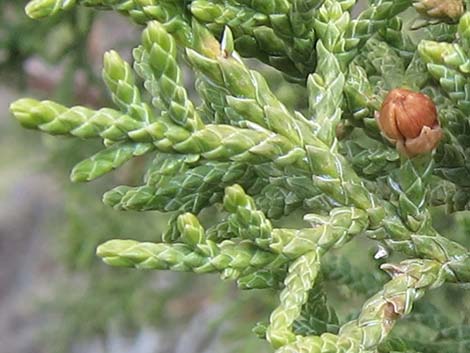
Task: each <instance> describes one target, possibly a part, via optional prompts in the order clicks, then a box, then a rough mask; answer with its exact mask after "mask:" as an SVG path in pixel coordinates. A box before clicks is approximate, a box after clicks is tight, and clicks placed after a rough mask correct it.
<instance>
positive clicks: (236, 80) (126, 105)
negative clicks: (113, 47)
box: [11, 0, 470, 353]
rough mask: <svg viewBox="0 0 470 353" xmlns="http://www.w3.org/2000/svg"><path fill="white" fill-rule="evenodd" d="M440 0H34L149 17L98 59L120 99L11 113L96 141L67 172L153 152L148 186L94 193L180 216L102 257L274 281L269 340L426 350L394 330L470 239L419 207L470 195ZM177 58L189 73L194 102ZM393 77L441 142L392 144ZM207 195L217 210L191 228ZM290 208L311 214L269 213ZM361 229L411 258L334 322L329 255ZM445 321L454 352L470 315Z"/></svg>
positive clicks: (52, 6)
mask: <svg viewBox="0 0 470 353" xmlns="http://www.w3.org/2000/svg"><path fill="white" fill-rule="evenodd" d="M457 2H458V1H457ZM442 3H445V2H439V1H434V2H432V1H431V2H430V1H427V0H419V1H417V0H415V1H411V0H395V1H391V0H370V1H369V4H368V6H366V8H365V10H363V11H362V12H360V13H359V14H358V15H355V16H352V12H353V10H355V5H356V1H354V0H305V1H300V0H265V1H245V0H239V1H235V0H224V1H222V0H220V1H218V0H217V1H206V0H194V1H190V2H183V1H180V0H173V1H169V0H161V1H155V0H34V1H32V2H30V3H29V4H28V6H27V7H26V11H27V13H28V15H29V16H30V17H33V18H42V17H48V16H53V15H57V14H59V13H61V12H65V11H68V10H70V9H72V8H74V7H75V6H89V7H93V8H96V9H108V10H114V11H118V12H120V13H122V14H124V15H126V16H129V17H130V18H131V19H132V20H133V21H135V22H136V23H137V24H138V25H141V26H142V27H143V32H142V40H141V44H140V45H139V46H138V47H136V48H135V49H134V51H133V57H134V63H133V67H132V66H131V65H130V64H129V63H127V62H126V61H124V60H123V59H122V58H121V57H120V56H119V54H117V53H116V52H114V51H111V52H109V53H107V54H106V55H105V57H104V69H103V79H104V81H105V83H106V86H107V88H108V90H109V92H110V94H111V97H112V100H113V101H114V103H115V107H114V108H102V109H99V110H93V109H89V108H86V107H81V106H75V107H65V106H63V105H60V104H58V103H55V102H52V101H38V100H35V99H29V98H25V99H21V100H18V101H16V102H14V103H13V104H12V105H11V111H12V113H13V115H14V116H15V117H16V119H17V120H18V121H19V122H20V123H21V124H22V125H23V126H24V127H26V128H30V129H37V130H40V131H43V132H46V133H48V134H53V135H69V136H75V137H79V138H81V139H90V138H99V139H102V141H103V145H104V147H103V149H102V150H101V151H98V152H97V153H96V154H95V155H93V156H91V157H89V158H88V159H86V160H84V161H82V162H80V163H79V164H77V165H76V167H75V168H74V169H73V171H72V175H71V178H72V180H73V181H91V180H94V179H96V178H98V177H100V176H103V175H105V174H107V173H109V172H111V171H112V170H114V169H116V168H119V167H120V166H122V165H123V164H124V163H126V162H127V161H129V160H131V159H133V158H135V157H138V156H142V155H146V156H150V157H151V158H152V159H153V161H152V163H151V164H150V165H149V167H148V170H147V172H146V174H145V176H144V180H143V184H142V185H141V186H117V187H116V188H114V189H112V190H110V191H108V192H107V193H106V194H105V195H104V202H105V203H106V204H107V205H110V206H112V207H113V208H115V209H118V210H136V211H149V210H157V211H163V212H170V211H171V212H175V216H174V217H172V219H171V221H170V224H169V226H168V231H167V232H166V233H165V234H164V236H163V242H161V243H152V242H138V241H135V240H120V239H117V240H111V241H108V242H106V243H104V244H102V245H100V246H99V247H98V249H97V254H98V256H100V257H101V258H103V260H104V261H105V262H106V263H107V264H109V265H113V266H126V267H135V268H138V269H159V270H173V271H191V272H196V273H208V272H216V273H220V274H221V276H222V278H223V279H231V280H235V281H237V284H238V286H239V287H240V288H241V289H260V288H273V289H275V290H277V291H278V293H279V305H278V307H277V308H276V309H275V310H274V311H273V312H272V314H271V316H270V318H269V322H266V323H260V324H258V325H257V326H256V329H255V332H256V333H257V334H258V335H260V336H261V337H264V338H265V339H266V340H267V341H268V342H269V343H270V344H271V345H272V347H273V348H274V349H275V350H276V352H277V353H288V352H309V353H320V352H322V353H326V352H337V353H340V352H351V353H352V352H354V353H366V352H378V351H380V352H392V351H393V352H410V351H423V352H431V351H432V349H433V347H431V346H430V347H427V346H426V345H424V344H423V345H422V347H417V348H416V347H414V346H413V344H412V342H408V341H406V340H403V339H402V340H400V337H398V338H396V337H394V336H393V335H391V334H390V333H391V331H392V329H393V327H394V325H395V323H396V322H397V321H398V320H399V319H401V318H403V317H404V316H406V315H408V314H410V313H411V312H412V308H413V306H414V305H415V302H416V301H417V300H418V299H420V298H421V297H422V296H423V295H424V294H425V293H426V292H427V291H428V290H431V289H435V288H438V287H441V286H443V285H445V284H446V283H454V284H458V285H460V289H459V290H461V291H462V290H464V289H465V288H466V287H465V285H466V284H467V285H468V283H469V282H470V253H469V250H468V249H467V248H466V247H465V246H463V245H460V244H459V243H457V242H455V241H452V240H450V239H448V238H446V237H444V236H442V235H441V234H439V232H438V231H437V230H436V229H435V228H434V227H433V224H432V217H431V213H430V207H431V206H436V205H446V206H447V207H448V209H449V211H459V210H466V209H468V208H469V207H470V203H469V199H470V196H469V195H470V193H469V188H470V184H469V180H470V178H469V171H468V167H467V165H468V163H467V158H470V157H469V152H468V142H467V140H468V136H467V135H468V131H469V127H468V121H469V120H468V118H467V115H468V110H470V98H469V93H468V92H469V89H468V85H469V82H468V81H469V79H470V78H469V77H470V76H469V73H470V69H469V62H470V59H469V57H470V35H469V33H470V30H469V28H470V13H465V14H459V16H457V17H458V18H456V16H455V13H454V12H452V14H451V15H449V13H448V12H445V11H444V10H445V9H443V8H440V10H439V11H437V12H436V11H431V10H432V9H429V6H438V5H439V4H442ZM412 5H415V6H416V7H417V8H418V9H420V11H421V13H420V14H419V15H417V13H416V12H415V10H414V9H413V6H412ZM423 6H424V7H425V10H426V11H424V12H423ZM462 6H463V5H462ZM416 16H419V17H416ZM410 17H411V18H412V20H410ZM410 26H411V27H412V28H414V29H416V30H415V31H410ZM180 57H183V59H184V60H185V61H186V62H187V64H188V65H189V66H190V67H191V68H192V70H193V71H194V72H195V75H196V82H195V87H196V90H197V92H198V94H199V97H200V100H201V103H200V104H199V105H197V104H196V103H195V102H194V101H193V100H191V99H190V98H189V94H188V91H187V90H186V88H185V87H184V80H183V72H182V69H181V66H180ZM243 58H257V59H259V60H261V61H262V62H264V63H266V64H268V65H271V66H272V67H274V68H276V69H278V70H280V71H281V72H282V73H283V74H284V76H285V78H286V80H289V81H293V82H296V83H298V84H299V85H302V86H303V87H304V90H305V91H306V93H307V96H308V109H305V110H303V111H292V110H289V109H287V108H286V106H285V105H284V104H283V103H282V102H281V101H280V100H279V99H278V98H277V97H276V96H275V94H273V92H272V90H271V88H270V87H269V85H268V82H267V81H266V79H265V78H264V77H263V76H262V75H261V74H260V73H259V72H258V71H256V70H252V69H250V68H249V67H248V66H247V64H246V62H245V61H244V59H243ZM141 83H143V84H141ZM142 86H143V87H142ZM396 87H410V88H412V89H414V90H419V91H422V92H425V93H427V94H428V95H429V96H430V97H432V99H433V100H434V102H435V103H436V104H437V105H438V109H439V116H440V121H441V124H442V127H443V129H444V132H445V138H444V140H443V141H442V142H441V144H440V146H439V148H438V149H437V151H436V152H435V153H429V154H425V155H420V156H417V157H415V158H413V159H408V158H403V157H400V156H399V154H398V152H397V151H396V150H395V149H394V148H393V147H392V146H391V145H390V144H389V143H388V142H387V141H386V140H385V139H384V138H383V137H382V135H381V134H380V131H379V128H378V126H377V123H376V120H375V119H374V112H375V111H376V110H378V109H379V107H380V104H381V102H382V101H383V99H384V96H385V94H386V93H387V92H388V91H389V90H391V89H393V88H396ZM144 90H145V91H146V92H144ZM147 96H150V97H151V99H150V100H148V99H147V98H146V97H147ZM211 207H212V209H213V210H215V209H217V208H218V209H219V210H220V217H218V218H217V221H216V222H214V224H208V225H203V224H201V222H200V220H199V219H198V215H199V214H200V213H201V212H202V211H203V210H206V209H208V208H211ZM294 211H296V212H297V213H295V214H302V215H303V220H304V221H306V222H307V223H305V224H310V226H306V225H304V226H300V227H298V228H285V227H284V228H280V227H278V226H276V224H277V221H276V220H277V219H279V218H281V217H283V216H287V215H290V214H292V213H293V212H294ZM299 224H300V223H299ZM359 236H366V237H369V238H370V239H373V240H374V241H377V242H379V243H380V244H382V246H383V247H384V248H385V249H387V251H388V252H392V251H393V252H395V253H397V254H400V255H401V256H402V258H404V260H403V261H401V262H398V263H387V264H383V265H382V266H381V268H382V269H383V270H384V271H386V272H387V273H388V274H389V275H390V276H391V279H390V280H389V281H388V282H387V283H386V284H385V285H383V286H379V288H378V289H377V291H376V293H375V294H374V293H372V294H370V293H368V294H370V298H369V299H368V300H367V301H366V302H365V303H364V304H363V306H362V309H360V311H359V314H358V316H357V317H356V318H355V319H353V320H351V321H349V322H347V323H342V324H340V325H339V323H338V320H337V316H336V314H335V310H334V308H333V307H331V306H329V305H328V303H327V299H328V296H327V295H326V294H325V293H326V292H325V290H324V288H323V285H322V284H323V282H324V280H325V277H330V279H333V280H336V281H338V282H340V283H341V282H342V281H354V278H355V277H351V276H350V277H348V276H347V275H345V274H347V269H344V270H337V271H336V274H335V269H337V266H340V265H341V262H337V263H334V262H333V263H332V262H331V261H330V262H328V265H327V266H326V269H325V267H323V268H322V263H325V260H324V259H325V258H326V257H327V255H328V254H327V253H328V252H329V251H330V250H332V249H335V248H339V247H342V246H343V245H344V244H346V243H347V242H349V241H352V240H354V239H353V238H356V237H359ZM335 265H337V266H335ZM343 267H344V265H343ZM346 267H348V266H347V265H346ZM350 273H353V272H352V271H351V272H350ZM351 278H352V279H351ZM372 282H373V280H372ZM374 286H375V283H371V284H370V285H369V286H367V285H366V286H360V285H358V286H357V288H358V290H362V291H364V292H369V291H370V289H371V288H372V289H373V288H374ZM418 308H419V307H418ZM423 312H424V313H427V314H429V310H428V311H426V310H423ZM418 314H419V311H418ZM423 315H424V314H423ZM440 332H441V334H446V335H447V336H445V337H451V338H449V341H452V342H454V343H455V342H457V344H458V346H456V347H460V348H459V349H462V347H464V349H465V345H466V344H467V343H465V342H468V335H467V336H465V332H468V325H467V326H465V325H463V326H462V327H460V328H456V329H454V331H452V330H450V331H449V330H448V331H442V330H441V331H440ZM465 337H467V338H465ZM462 342H463V343H462ZM445 343H446V342H445V340H444V343H443V345H442V346H443V347H445ZM462 344H463V345H462ZM452 347H454V346H452ZM434 348H435V347H434Z"/></svg>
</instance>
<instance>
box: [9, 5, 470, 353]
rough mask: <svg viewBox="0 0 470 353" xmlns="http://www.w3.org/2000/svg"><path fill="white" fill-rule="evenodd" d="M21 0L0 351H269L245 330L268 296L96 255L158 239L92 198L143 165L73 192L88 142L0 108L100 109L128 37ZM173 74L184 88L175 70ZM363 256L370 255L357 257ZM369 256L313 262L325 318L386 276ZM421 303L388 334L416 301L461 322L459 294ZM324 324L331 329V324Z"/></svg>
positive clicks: (459, 234) (449, 223) (350, 253)
mask: <svg viewBox="0 0 470 353" xmlns="http://www.w3.org/2000/svg"><path fill="white" fill-rule="evenodd" d="M25 3H26V1H19V0H11V1H10V0H0V151H1V152H0V351H1V352H8V353H45V352H47V353H66V352H69V353H108V352H109V353H111V352H112V353H209V352H214V353H215V352H218V353H219V352H224V353H230V352H237V353H244V352H246V353H248V352H250V353H252V352H257V353H264V352H270V351H271V350H270V348H269V346H268V345H267V344H266V343H265V342H264V341H263V340H260V339H258V338H257V337H256V335H255V334H253V333H252V332H251V330H252V328H253V326H254V324H255V323H256V322H257V321H266V320H267V318H268V316H269V312H270V311H271V310H272V308H274V306H275V304H276V302H277V298H276V295H275V293H274V292H272V291H269V290H266V291H254V292H241V291H240V290H238V289H237V288H236V286H235V285H234V284H233V283H226V282H223V281H221V280H220V279H219V278H218V276H215V275H193V274H184V273H170V272H145V271H136V270H132V269H116V268H109V267H108V266H106V265H104V264H103V263H102V262H101V261H100V260H99V259H97V257H96V256H95V248H96V246H97V245H98V244H100V243H102V242H104V241H106V240H108V239H111V238H133V239H138V240H148V241H158V240H159V238H160V235H161V233H162V232H163V231H164V230H165V227H166V222H167V220H168V215H163V214H160V213H157V212H146V213H133V212H118V211H114V210H111V209H109V208H108V207H106V206H105V205H103V204H102V202H101V195H102V194H103V192H104V191H106V190H109V189H110V188H112V187H113V186H115V185H119V184H130V185H132V184H137V183H139V181H140V179H141V177H142V175H143V173H144V171H145V165H146V160H143V159H134V160H132V161H131V162H129V163H128V164H127V165H126V166H125V167H123V168H121V169H120V170H118V171H116V172H114V173H112V174H111V175H108V176H106V177H104V178H102V179H99V180H97V181H94V182H92V183H89V184H85V185H84V184H73V183H71V182H70V181H69V178H68V175H69V172H70V170H71V168H72V167H73V165H74V164H75V163H77V162H78V161H80V160H81V159H83V158H85V157H87V156H89V155H90V154H92V153H93V152H94V151H96V150H97V149H98V142H96V144H93V143H90V142H87V143H84V142H83V141H78V140H75V139H67V138H58V137H50V136H46V135H42V134H39V133H37V132H33V131H27V130H25V129H23V128H21V127H20V126H19V125H18V124H17V123H16V122H15V121H14V120H13V119H11V117H10V115H9V112H8V106H9V104H10V103H11V102H12V101H13V100H15V99H17V98H20V97H25V96H31V97H35V98H40V99H46V98H50V99H54V100H57V101H59V102H61V103H63V104H70V105H72V104H81V105H87V106H90V107H98V106H112V105H111V103H110V101H109V97H108V95H107V94H106V92H105V90H104V85H103V84H102V81H101V78H100V75H101V73H100V72H101V71H100V70H101V65H102V57H103V53H104V52H105V51H106V50H108V49H110V48H113V49H115V50H117V51H119V52H120V54H121V55H122V56H124V57H125V58H128V59H130V58H131V49H132V47H133V46H134V45H136V43H138V41H139V34H140V29H139V28H138V27H136V26H135V25H133V24H131V23H130V22H129V21H128V20H127V19H126V18H123V17H120V16H118V15H116V14H112V13H105V12H100V13H96V12H91V11H88V10H87V9H83V8H79V9H77V10H73V11H70V12H66V13H64V15H63V16H59V17H55V18H52V19H48V20H44V21H32V20H29V19H28V18H26V16H25V15H24V11H23V7H24V5H25ZM252 64H253V65H257V68H258V69H260V70H262V71H263V72H264V74H265V75H268V76H269V77H270V80H269V81H270V82H271V83H272V84H273V89H274V90H275V91H276V93H277V94H278V95H279V97H281V99H282V100H283V101H284V102H285V103H286V104H287V105H288V106H289V107H291V108H292V107H300V108H301V107H302V105H303V104H304V102H306V99H305V97H304V92H303V90H302V89H300V87H298V86H295V85H292V84H287V83H283V81H282V78H281V76H280V75H279V74H277V73H275V72H273V71H270V70H269V69H267V68H265V67H261V66H259V64H257V63H252ZM186 77H187V78H188V87H190V86H191V82H192V78H191V75H190V73H189V72H187V75H186ZM435 212H436V215H437V217H435V218H436V219H438V220H439V221H438V224H437V225H436V226H437V227H438V228H439V229H440V230H442V231H443V232H444V233H446V234H451V235H452V237H453V238H455V239H458V240H459V241H460V242H462V243H465V242H466V243H467V245H468V243H469V241H468V240H469V237H468V235H466V234H468V232H467V231H468V230H469V229H470V221H468V217H467V215H465V214H463V215H462V214H460V215H458V216H452V217H450V216H446V215H444V213H443V211H442V210H436V211H435ZM297 219H298V218H297ZM285 222H288V223H290V224H291V225H292V222H294V220H293V219H286V220H285ZM363 249H368V254H369V255H370V256H357V254H358V253H360V251H361V252H363ZM376 251H377V247H376V245H374V244H372V243H370V242H368V241H366V240H361V241H358V242H355V243H354V244H349V245H348V246H346V247H345V248H344V249H341V251H339V252H337V253H334V254H333V255H332V257H331V258H330V259H329V262H327V264H326V268H327V271H329V272H330V273H333V272H334V271H337V272H338V273H336V277H335V274H333V275H330V276H329V279H330V280H331V279H334V280H336V281H338V283H333V284H331V283H328V284H327V290H328V293H329V294H330V298H331V300H330V304H332V305H333V306H334V307H335V309H336V310H337V312H338V317H339V322H345V321H347V320H349V319H350V318H352V317H354V315H356V314H357V312H358V310H359V308H360V305H361V303H362V302H363V301H364V299H365V298H366V297H367V296H368V295H370V294H371V293H373V292H374V290H376V289H378V288H379V287H380V286H381V285H382V284H383V283H384V282H385V281H386V279H387V278H386V276H384V275H383V274H381V273H380V271H379V270H378V265H379V263H380V261H376V260H374V259H373V254H374V253H375V252H376ZM341 266H342V267H341ZM339 267H341V268H342V272H341V271H339V270H338V268H339ZM348 276H349V277H348ZM467 292H468V291H467ZM424 303H425V304H423V305H422V307H423V308H422V310H420V309H419V307H418V308H417V316H414V317H413V316H412V317H410V318H409V319H408V320H407V321H404V322H403V323H401V324H400V325H399V327H398V328H397V331H398V332H400V330H401V332H402V333H403V334H406V331H407V325H414V327H416V325H418V323H417V322H418V321H419V320H421V321H426V320H428V321H429V318H430V317H431V318H434V317H432V316H427V319H426V320H424V319H423V318H422V317H421V318H420V317H419V314H420V313H429V312H430V311H429V308H430V307H432V308H439V309H445V310H437V309H436V310H434V309H433V310H434V311H433V310H431V312H434V313H435V314H436V315H437V313H439V312H440V311H445V315H446V316H447V318H446V320H448V321H445V320H444V321H445V322H446V325H447V326H445V328H447V327H457V326H459V327H460V326H461V324H462V323H463V324H465V325H466V327H468V320H469V314H468V313H469V311H470V301H469V296H468V294H465V293H463V291H462V290H458V289H456V288H453V287H447V288H444V289H442V290H439V291H436V293H432V294H431V295H428V296H427V297H426V299H425V302H424ZM425 308H426V309H425ZM462 308H463V309H464V310H461V309H462ZM439 315H440V319H439V320H443V318H442V314H439ZM421 321H419V322H421ZM423 326H426V325H424V324H423ZM426 327H427V326H426ZM329 329H330V330H332V331H334V330H336V329H337V323H336V324H333V325H332V327H330V328H329ZM432 329H433V330H437V331H439V328H437V329H436V328H435V327H434V328H432ZM423 330H424V331H426V330H425V329H423ZM469 331H470V330H469ZM433 332H434V331H433ZM439 332H440V331H439ZM425 333H426V334H428V332H427V331H426V332H425ZM425 333H423V335H424V334H425ZM467 334H468V332H467ZM433 335H434V336H435V335H436V333H433ZM468 336H469V337H467V336H465V337H467V338H465V339H468V340H467V341H466V342H467V343H468V345H470V335H468ZM446 339H447V341H446V342H448V341H449V340H450V339H449V338H448V337H447V338H446ZM468 345H467V346H463V347H464V348H465V347H467V348H468V347H469V346H468ZM456 347H457V346H456ZM461 347H462V346H461V345H459V346H458V349H461ZM465 349H466V348H465ZM469 351H470V348H469V350H461V351H458V350H455V351H453V352H455V353H457V352H458V353H464V352H469ZM384 352H385V350H384ZM426 352H431V350H429V351H426Z"/></svg>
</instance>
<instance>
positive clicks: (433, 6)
mask: <svg viewBox="0 0 470 353" xmlns="http://www.w3.org/2000/svg"><path fill="white" fill-rule="evenodd" d="M414 7H415V8H416V10H417V11H418V12H420V13H422V14H425V15H428V16H430V17H440V18H449V19H451V20H458V19H459V18H460V16H462V15H463V13H464V11H465V9H464V4H463V0H419V1H418V2H417V3H416V4H414Z"/></svg>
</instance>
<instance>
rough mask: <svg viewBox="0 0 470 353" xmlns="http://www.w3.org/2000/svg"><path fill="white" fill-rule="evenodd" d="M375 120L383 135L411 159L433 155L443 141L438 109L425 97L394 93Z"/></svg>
mask: <svg viewBox="0 0 470 353" xmlns="http://www.w3.org/2000/svg"><path fill="white" fill-rule="evenodd" d="M376 118H377V122H378V125H379V127H380V130H381V131H382V134H383V135H384V136H385V137H386V138H387V139H388V140H389V141H390V142H392V143H393V144H395V145H396V147H397V149H398V151H399V152H401V153H403V154H405V155H407V156H408V157H413V156H416V155H419V154H423V153H427V152H430V151H432V150H433V149H434V148H436V147H437V145H438V144H439V141H440V140H441V138H442V130H441V128H440V126H439V120H438V117H437V109H436V106H435V104H434V102H433V101H432V100H431V98H429V97H428V96H427V95H425V94H423V93H419V92H414V91H410V90H407V89H404V88H396V89H393V90H391V91H390V92H389V93H388V95H387V97H386V98H385V100H384V102H383V104H382V107H381V109H380V112H378V113H376Z"/></svg>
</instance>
